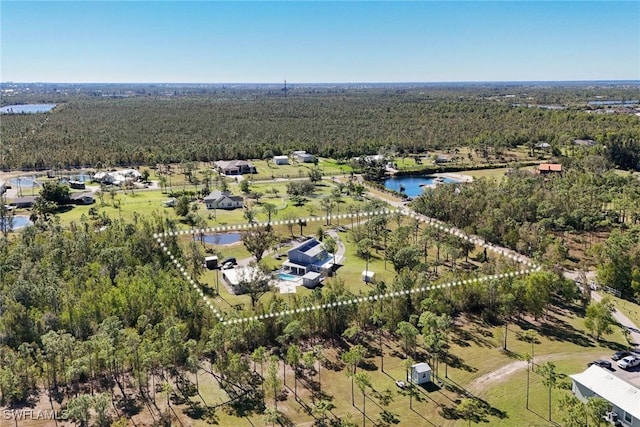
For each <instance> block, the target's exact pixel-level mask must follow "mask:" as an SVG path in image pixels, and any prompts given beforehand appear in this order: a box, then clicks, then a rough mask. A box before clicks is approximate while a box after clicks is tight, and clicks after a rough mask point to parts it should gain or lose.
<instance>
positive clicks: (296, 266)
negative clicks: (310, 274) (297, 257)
mask: <svg viewBox="0 0 640 427" xmlns="http://www.w3.org/2000/svg"><path fill="white" fill-rule="evenodd" d="M282 266H283V267H289V268H291V267H293V268H301V269H306V268H307V266H306V265H302V264H296V263H295V262H293V261H288V260H287V261H285V262H283V263H282Z"/></svg>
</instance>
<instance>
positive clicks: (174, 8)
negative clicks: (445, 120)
mask: <svg viewBox="0 0 640 427" xmlns="http://www.w3.org/2000/svg"><path fill="white" fill-rule="evenodd" d="M0 36H1V41H0V48H1V50H0V81H14V82H34V81H39V82H185V83H230V82H240V83H258V82H264V83H269V82H281V81H282V80H284V79H285V78H286V79H287V81H289V82H292V83H296V82H299V83H303V82H305V83H323V82H449V81H529V80H630V79H633V80H637V79H640V2H638V1H622V2H616V1H570V2H555V1H534V2H525V1H511V2H508V1H500V2H484V1H474V2H436V1H414V2H399V1H393V2H382V1H377V2H364V1H361V2H342V1H336V2H288V1H283V2H266V1H263V2H216V1H198V2H186V1H181V2H177V1H165V2H150V1H136V2H126V1H106V2H94V1H75V2H56V1H45V2H32V1H6V0H0Z"/></svg>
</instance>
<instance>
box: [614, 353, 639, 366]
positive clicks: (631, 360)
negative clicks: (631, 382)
mask: <svg viewBox="0 0 640 427" xmlns="http://www.w3.org/2000/svg"><path fill="white" fill-rule="evenodd" d="M638 365H640V358H638V357H636V356H627V357H623V358H622V359H620V360H618V367H620V368H622V369H631V368H633V367H636V366H638Z"/></svg>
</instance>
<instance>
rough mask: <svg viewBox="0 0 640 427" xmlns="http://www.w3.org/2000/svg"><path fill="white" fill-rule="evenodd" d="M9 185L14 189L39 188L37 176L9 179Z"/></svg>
mask: <svg viewBox="0 0 640 427" xmlns="http://www.w3.org/2000/svg"><path fill="white" fill-rule="evenodd" d="M9 185H11V187H13V188H31V187H35V186H39V185H40V184H39V183H38V181H36V177H35V176H18V177H14V178H9Z"/></svg>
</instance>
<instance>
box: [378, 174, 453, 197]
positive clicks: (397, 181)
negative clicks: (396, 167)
mask: <svg viewBox="0 0 640 427" xmlns="http://www.w3.org/2000/svg"><path fill="white" fill-rule="evenodd" d="M436 178H437V177H435V176H397V177H392V178H387V179H386V180H385V181H384V186H385V188H388V189H389V190H394V191H398V192H402V193H404V194H406V195H407V196H408V197H411V198H412V199H413V198H415V197H418V196H420V195H421V194H422V192H423V188H422V186H429V185H433V184H434V181H435V180H436ZM441 179H442V182H444V183H447V184H449V183H455V182H460V181H458V180H457V179H452V178H441ZM400 187H403V188H404V191H400Z"/></svg>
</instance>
